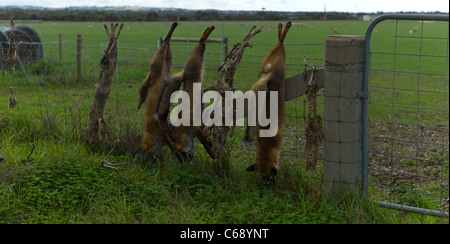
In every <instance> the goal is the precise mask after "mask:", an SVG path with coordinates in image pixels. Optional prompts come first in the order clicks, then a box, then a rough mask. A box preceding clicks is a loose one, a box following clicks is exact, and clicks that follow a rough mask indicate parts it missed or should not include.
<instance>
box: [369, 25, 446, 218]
mask: <svg viewBox="0 0 450 244" xmlns="http://www.w3.org/2000/svg"><path fill="white" fill-rule="evenodd" d="M392 19H393V20H385V21H382V22H380V23H379V24H378V25H376V27H375V28H374V29H373V30H371V31H372V39H373V40H377V41H372V42H371V46H370V75H369V90H370V99H369V110H368V112H369V114H368V117H369V124H368V126H369V145H368V151H369V158H368V194H369V196H371V197H372V198H374V199H376V200H378V201H381V202H383V204H382V206H385V207H391V208H399V209H402V208H404V209H406V208H407V209H409V210H408V211H413V212H419V213H430V211H423V209H430V210H438V211H441V212H440V213H444V214H443V215H442V216H445V212H446V216H447V217H448V208H449V202H448V198H449V195H448V193H449V186H448V184H449V141H448V140H449V86H448V85H449V80H448V76H449V75H448V71H449V63H448V54H449V33H448V16H447V21H437V20H423V19H420V16H416V17H415V18H413V19H412V20H406V19H398V18H396V17H392ZM443 30H444V31H443ZM386 32H388V35H386ZM381 33H383V34H382V35H383V38H380V36H381ZM386 203H387V204H386ZM421 209H422V210H421Z"/></svg>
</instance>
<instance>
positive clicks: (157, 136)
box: [138, 22, 181, 160]
mask: <svg viewBox="0 0 450 244" xmlns="http://www.w3.org/2000/svg"><path fill="white" fill-rule="evenodd" d="M177 25H178V23H177V22H174V23H173V24H172V26H171V27H170V30H169V32H168V33H167V35H166V37H165V38H164V41H163V43H162V45H161V46H160V48H159V49H158V50H157V51H156V53H155V55H154V56H153V58H152V60H151V61H150V71H149V73H148V75H147V77H146V78H145V79H144V81H143V83H142V85H141V88H140V99H139V105H138V109H140V107H141V105H142V104H143V103H144V102H145V100H147V106H146V111H145V126H144V135H143V137H142V144H141V148H142V149H144V150H145V151H146V152H147V153H149V154H151V155H153V156H154V157H157V158H160V157H161V148H162V145H163V144H162V142H163V141H164V142H165V143H166V144H167V145H168V146H169V148H170V149H171V150H172V151H173V150H175V149H176V148H175V144H174V141H175V133H174V132H173V131H172V130H170V128H169V126H168V122H167V118H159V119H158V120H157V119H155V118H154V117H153V115H154V114H155V112H156V111H157V107H158V102H159V100H160V96H161V91H162V87H163V86H164V85H165V83H167V80H168V78H169V73H170V68H171V66H172V50H171V48H170V39H171V37H172V33H173V31H174V30H175V28H176V27H177ZM178 159H179V160H181V158H180V157H179V158H178Z"/></svg>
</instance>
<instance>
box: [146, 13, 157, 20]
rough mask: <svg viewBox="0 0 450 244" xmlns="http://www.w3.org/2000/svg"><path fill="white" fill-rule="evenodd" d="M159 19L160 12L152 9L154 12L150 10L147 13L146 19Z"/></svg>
mask: <svg viewBox="0 0 450 244" xmlns="http://www.w3.org/2000/svg"><path fill="white" fill-rule="evenodd" d="M158 20H159V14H158V13H156V12H154V11H152V12H148V13H147V14H146V15H145V21H158Z"/></svg>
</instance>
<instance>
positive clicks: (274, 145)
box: [245, 22, 292, 185]
mask: <svg viewBox="0 0 450 244" xmlns="http://www.w3.org/2000/svg"><path fill="white" fill-rule="evenodd" d="M291 25H292V24H291V22H288V23H287V24H286V27H285V29H284V31H283V26H282V24H281V23H279V24H278V44H277V45H276V47H275V48H274V49H272V50H271V51H270V52H269V54H267V56H266V57H265V58H264V60H263V62H262V64H261V68H260V71H259V80H258V81H257V82H256V83H255V84H254V85H253V86H252V88H251V89H252V91H253V92H254V93H255V95H256V100H257V101H258V99H261V97H260V96H259V95H258V94H265V95H264V96H265V97H266V99H265V101H266V110H265V111H266V114H267V116H268V117H270V116H271V115H270V114H269V112H270V109H269V107H270V104H271V103H274V102H275V99H276V102H277V105H278V111H277V112H278V127H277V131H276V134H275V136H272V137H264V136H261V134H260V133H258V132H260V131H261V130H262V129H267V126H258V125H257V126H247V128H246V135H245V137H246V138H245V139H246V140H252V139H253V138H254V137H255V135H256V134H258V141H257V142H258V145H257V148H256V156H255V162H254V163H253V164H252V165H250V166H249V167H248V168H247V169H246V170H247V171H248V172H252V171H256V172H258V173H259V175H260V176H261V179H262V181H263V183H264V184H266V185H270V184H271V182H273V181H274V177H275V176H276V175H277V174H278V157H279V153H280V150H281V137H282V129H283V123H284V117H285V113H286V105H285V90H284V78H285V75H286V61H285V60H286V51H285V47H284V39H285V37H286V34H287V33H288V31H289V28H290V27H291ZM259 91H264V92H265V93H258V92H259ZM271 92H276V93H277V94H278V96H275V97H272V96H270V94H271ZM272 94H273V93H272ZM271 99H272V100H271ZM258 116H259V115H258Z"/></svg>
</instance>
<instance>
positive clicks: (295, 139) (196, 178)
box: [0, 21, 448, 223]
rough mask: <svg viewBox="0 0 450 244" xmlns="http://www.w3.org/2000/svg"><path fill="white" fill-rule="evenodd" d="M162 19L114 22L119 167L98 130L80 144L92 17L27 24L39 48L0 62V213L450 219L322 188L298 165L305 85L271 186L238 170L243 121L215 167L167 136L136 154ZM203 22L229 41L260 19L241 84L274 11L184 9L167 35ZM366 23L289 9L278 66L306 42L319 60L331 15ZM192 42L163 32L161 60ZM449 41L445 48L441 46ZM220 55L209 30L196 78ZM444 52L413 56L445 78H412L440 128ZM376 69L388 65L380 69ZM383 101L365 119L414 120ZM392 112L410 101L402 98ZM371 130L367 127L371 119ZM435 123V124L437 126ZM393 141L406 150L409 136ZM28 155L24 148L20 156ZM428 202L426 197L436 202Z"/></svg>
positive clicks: (409, 61)
mask: <svg viewBox="0 0 450 244" xmlns="http://www.w3.org/2000/svg"><path fill="white" fill-rule="evenodd" d="M170 24H171V23H125V26H124V29H123V31H122V33H121V35H120V38H119V42H118V45H119V62H118V75H117V77H118V80H116V81H115V82H114V83H113V85H112V88H111V95H110V99H109V100H108V104H107V107H106V111H105V119H106V120H107V123H108V130H109V133H110V136H111V137H112V138H113V139H115V140H117V139H119V140H120V143H119V144H118V145H116V147H115V148H114V151H113V154H112V155H111V156H110V157H109V158H108V160H109V161H110V162H112V163H130V164H131V166H122V167H121V168H120V170H118V171H117V172H115V171H112V170H108V169H104V168H100V167H99V165H100V162H101V161H102V159H103V158H104V157H105V155H106V154H107V153H108V152H109V151H110V150H111V148H112V147H111V146H110V145H109V144H108V143H107V142H106V138H103V141H102V142H101V143H98V144H96V145H94V146H89V145H88V144H87V143H86V142H85V139H84V135H83V133H84V128H85V127H86V126H87V116H88V109H89V105H90V103H91V101H92V96H93V91H94V89H95V87H94V86H95V83H96V81H97V79H98V62H99V60H100V57H101V54H102V52H103V48H104V45H105V44H106V43H107V36H106V33H105V31H104V30H103V28H102V25H103V23H61V22H44V23H33V24H32V27H33V29H35V30H36V32H38V33H39V35H40V36H41V39H42V40H43V42H44V43H45V44H44V50H45V59H44V61H42V62H40V63H38V64H35V65H34V66H32V67H28V68H27V74H28V77H29V79H30V85H29V84H28V83H27V80H26V78H25V76H24V75H23V73H22V72H21V71H20V69H19V70H15V71H11V70H7V71H6V75H5V76H0V155H2V156H3V157H4V158H5V160H4V161H3V162H0V223H448V219H440V218H434V217H429V216H423V215H416V214H407V213H403V212H397V211H392V210H386V209H382V208H379V207H377V206H376V205H375V204H374V203H371V202H367V201H366V200H365V199H364V198H363V197H362V196H361V195H359V194H357V193H348V194H344V195H343V196H339V197H334V198H333V197H330V196H327V195H324V194H323V191H322V176H323V172H322V161H320V162H319V163H318V164H317V168H316V169H315V170H313V171H305V170H303V167H302V163H303V159H304V156H305V155H304V153H303V146H304V140H303V138H304V135H303V131H304V130H303V126H304V103H303V97H301V98H298V99H296V100H294V101H290V102H289V103H288V111H287V122H286V124H285V127H284V138H283V145H284V146H283V150H282V153H281V155H280V157H281V161H280V166H279V167H280V168H279V172H280V176H279V177H277V186H276V190H274V189H273V188H271V187H269V188H268V187H265V186H263V185H262V184H261V183H260V179H259V177H258V176H257V175H256V174H249V173H247V172H245V168H246V167H247V166H249V165H250V164H252V162H253V160H254V149H255V144H246V143H244V142H242V138H243V134H244V130H243V128H237V130H236V132H235V135H234V137H232V138H230V140H229V143H228V147H227V155H226V156H225V159H224V160H225V162H227V165H226V167H225V168H224V169H222V170H221V172H220V174H218V173H217V172H216V171H215V170H214V169H213V165H214V162H213V160H211V159H210V158H209V157H208V155H207V153H206V152H205V151H204V149H203V148H202V147H201V146H200V145H198V144H196V152H195V157H194V159H193V161H191V162H190V163H186V164H183V165H180V164H178V163H177V161H176V159H175V157H173V156H172V155H171V154H170V153H169V150H167V149H165V151H164V160H162V161H152V160H150V159H149V158H148V157H146V156H145V155H141V154H138V155H134V152H135V151H136V150H137V148H138V147H139V145H140V139H141V134H142V128H143V112H142V111H137V110H136V107H137V102H138V89H139V87H140V84H141V82H142V80H143V79H144V78H145V76H146V74H147V72H148V62H149V60H150V59H151V57H152V55H153V53H154V51H155V50H156V48H157V40H158V39H159V38H160V37H162V36H164V35H165V34H166V32H167V30H168V29H169V26H170ZM212 24H213V25H215V26H216V29H215V30H214V32H213V33H212V35H211V37H210V38H223V37H227V38H228V39H229V43H230V44H231V45H232V44H233V43H235V42H238V41H240V40H241V39H242V38H243V36H244V35H245V34H246V33H247V32H248V31H249V30H250V27H251V26H252V25H253V24H255V25H256V26H257V27H260V26H264V28H263V31H262V33H260V34H258V35H257V36H255V37H254V38H253V39H252V41H251V43H252V44H254V47H253V48H247V49H246V52H245V55H244V59H243V60H242V62H241V65H240V66H239V68H238V71H237V73H236V82H237V84H236V85H237V87H238V88H239V89H242V90H243V91H246V90H248V89H249V88H250V87H251V85H252V84H253V83H254V82H255V81H256V78H257V75H258V69H259V65H260V63H261V61H262V59H263V58H264V56H265V55H266V53H267V52H268V51H269V50H270V49H271V48H272V47H273V46H274V45H275V42H276V25H277V23H275V22H255V23H252V22H250V23H247V22H224V23H222V22H212V23H210V22H182V23H181V24H180V25H179V26H178V27H177V29H176V30H175V34H174V37H189V38H198V37H199V36H200V35H201V33H202V32H203V30H204V29H205V28H206V27H207V26H209V25H212ZM368 24H369V23H368V22H362V21H327V22H295V23H293V27H292V28H291V30H290V32H289V34H288V36H287V38H286V44H287V46H286V50H287V64H288V71H287V77H289V76H292V75H295V74H297V73H299V72H301V71H303V60H302V57H303V56H306V57H307V58H308V62H310V63H313V64H315V65H317V66H319V67H322V66H323V63H324V60H323V56H324V54H323V52H324V47H323V43H324V40H325V37H326V36H328V35H332V34H334V33H332V32H331V29H332V28H333V27H335V28H337V29H338V30H339V32H340V34H345V35H364V34H365V30H366V28H367V26H368ZM425 25H426V28H425V27H424V28H423V29H424V31H425V30H426V31H429V32H428V33H427V35H429V36H442V35H444V37H447V36H446V35H447V34H446V33H447V29H448V24H447V23H446V24H442V23H425ZM88 26H92V28H88ZM416 26H417V27H419V31H420V28H421V24H419V23H418V22H412V21H405V22H402V23H401V24H399V26H397V32H398V33H402V35H403V33H404V35H409V33H408V31H409V30H411V29H413V28H414V27H416ZM270 29H272V31H269V30H270ZM395 29H396V25H395V22H387V23H384V24H383V25H382V26H381V25H380V26H379V27H378V28H377V31H376V32H375V33H374V36H373V38H374V39H373V41H372V42H373V43H375V44H374V46H373V47H374V50H375V51H377V52H393V49H392V46H393V40H392V35H394V34H395ZM59 34H61V35H62V38H63V42H64V44H63V60H61V61H59V53H58V44H57V41H58V35H59ZM77 34H82V35H83V38H84V40H83V79H82V80H77V78H76V68H75V67H76V64H75V53H76V41H75V39H76V35H77ZM416 34H417V33H416ZM412 42H413V44H411V43H410V42H407V43H406V44H404V45H398V47H399V48H398V49H397V51H398V52H406V53H413V54H416V53H417V50H416V49H417V43H416V42H415V40H413V41H412ZM427 42H428V41H427ZM429 42H441V41H439V40H436V41H431V40H429ZM440 44H441V43H440ZM194 46H195V43H190V44H189V46H188V45H187V44H186V43H173V44H172V48H173V53H174V54H173V60H174V62H173V68H172V72H177V71H180V70H181V67H182V64H183V63H184V60H185V58H186V57H187V55H188V54H189V50H192V49H193V48H194ZM438 46H440V45H436V44H433V43H430V44H429V45H428V43H427V44H426V45H424V49H425V48H427V49H426V51H427V53H431V54H436V55H443V54H442V52H443V51H442V50H441V49H439V48H436V49H433V47H438ZM447 46H448V41H447ZM444 52H445V50H444ZM446 52H447V54H446V55H447V57H448V48H447V50H446ZM221 55H222V50H221V47H220V44H208V46H207V54H206V57H205V60H206V69H205V75H204V81H205V82H204V87H207V86H209V85H212V84H213V83H214V79H215V78H216V77H217V66H218V65H219V64H220V62H221V60H220V58H221ZM444 55H445V54H444ZM386 57H388V58H386ZM372 62H373V65H372V68H374V67H376V68H377V69H380V70H392V66H393V61H392V60H391V56H389V55H385V54H377V55H374V56H373V60H372ZM441 62H442V59H437V58H432V57H429V62H423V64H422V66H421V69H423V70H425V69H426V70H427V72H430V73H443V72H447V73H446V74H447V78H446V80H445V78H444V79H443V80H442V79H434V78H429V79H426V78H425V77H422V79H420V81H421V82H423V83H420V82H419V86H420V89H421V90H423V89H425V90H432V91H440V92H441V93H436V94H435V93H432V94H431V95H432V96H430V97H429V96H425V95H422V96H420V98H421V99H420V106H421V107H422V106H423V107H427V108H429V107H431V108H433V107H435V105H436V104H442V106H443V107H442V109H443V110H444V111H438V112H437V113H436V114H435V116H434V117H430V118H428V119H426V120H421V121H422V122H424V123H425V124H427V125H430V126H437V125H439V124H441V125H444V127H445V126H446V127H447V130H446V133H447V135H448V58H447V63H446V64H441ZM425 63H426V64H425ZM445 65H447V66H445ZM396 67H397V68H398V69H400V70H406V71H410V70H413V71H417V69H416V68H417V65H416V64H415V58H405V59H403V60H396ZM445 69H446V71H445ZM443 70H444V71H443ZM378 73H379V74H377V75H374V76H373V77H372V78H371V82H372V84H371V85H372V86H379V87H385V86H389V85H391V84H390V82H391V81H392V74H389V72H386V71H379V72H378ZM391 73H392V72H391ZM385 76H387V77H389V79H387V78H383V77H385ZM412 76H414V74H412ZM415 78H417V77H413V78H412V79H415ZM402 79H404V81H402ZM398 80H399V82H397V83H396V85H397V86H398V87H397V88H402V87H408V88H411V85H410V84H409V83H408V81H409V80H410V79H406V78H405V75H401V76H399V78H398ZM415 80H416V81H415V84H416V85H417V83H418V82H417V79H415ZM7 87H15V96H16V98H17V100H18V101H19V104H18V106H17V107H16V108H15V109H8V97H9V94H8V92H7V89H6V88H7ZM411 89H413V88H411ZM417 89H419V88H417ZM379 90H380V92H379V93H377V96H373V99H374V100H372V102H374V103H383V101H386V100H389V99H392V89H391V90H390V91H389V90H386V89H379ZM398 92H399V95H395V94H394V95H395V96H402V97H404V98H405V99H402V100H401V101H404V103H405V104H406V105H411V104H413V105H414V106H416V105H417V92H416V93H412V92H408V91H398ZM426 94H428V93H426ZM443 101H446V102H443ZM318 104H319V107H318V111H319V114H321V115H323V97H322V96H319V98H318ZM437 106H440V105H437ZM391 107H392V106H390V107H389V108H384V107H383V105H376V106H373V107H372V108H371V114H370V116H371V119H373V120H382V121H389V119H391V118H393V117H396V118H401V119H404V120H405V121H404V122H405V123H416V122H417V121H416V120H415V117H414V116H411V117H408V116H400V115H394V114H389V113H386V111H388V110H389V111H391ZM408 109H409V108H408ZM414 109H416V108H414ZM416 110H417V109H416ZM445 110H446V111H445ZM394 112H396V113H397V114H405V113H406V114H408V113H409V112H408V110H407V109H405V110H396V111H394ZM432 113H434V112H433V111H432ZM445 113H446V114H445ZM445 115H446V117H445ZM395 121H397V122H398V121H399V120H398V119H397V120H395ZM422 122H421V123H422ZM380 127H382V128H384V129H385V128H386V127H385V126H384V125H381V126H380ZM380 130H381V129H380V128H371V133H378V132H377V131H380ZM384 132H386V133H388V132H389V131H384ZM433 135H434V134H433ZM434 136H435V137H437V138H442V137H441V135H434ZM445 143H446V145H447V147H446V148H444V149H443V150H444V151H443V153H442V154H441V149H442V148H439V150H438V153H435V154H436V155H438V156H442V157H443V161H446V162H447V164H446V165H444V166H442V167H443V170H442V173H441V174H443V176H444V178H445V177H446V179H447V188H446V189H447V194H448V136H447V141H446V142H445ZM445 143H444V144H445ZM380 144H381V145H379V146H376V147H375V149H374V150H377V149H380V148H384V144H382V143H380ZM33 147H34V150H33V153H32V154H31V155H30V152H31V150H32V148H33ZM400 147H401V146H400ZM404 148H406V149H404V150H406V152H405V154H406V153H407V151H408V149H407V147H404ZM430 150H433V149H432V148H431V149H430ZM28 155H30V156H29V158H31V159H33V160H32V161H27V159H28ZM427 155H434V154H432V153H430V154H427ZM430 157H432V156H430ZM436 157H437V156H436ZM380 161H381V159H380ZM375 163H376V162H375ZM440 172H441V171H440ZM374 177H378V176H374ZM377 179H378V178H377ZM437 185H438V184H437ZM426 187H428V188H430V189H431V188H433V187H434V188H436V187H435V186H433V187H429V186H428V185H427V186H426ZM437 188H438V190H439V189H441V188H439V187H437ZM444 189H445V188H444ZM376 194H379V195H376V196H375V197H377V198H381V197H382V195H383V194H384V193H378V192H377V193H376ZM425 201H427V200H425ZM433 204H434V203H432V204H428V205H427V206H432V207H433V206H434V205H433ZM446 211H448V205H447V210H446Z"/></svg>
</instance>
